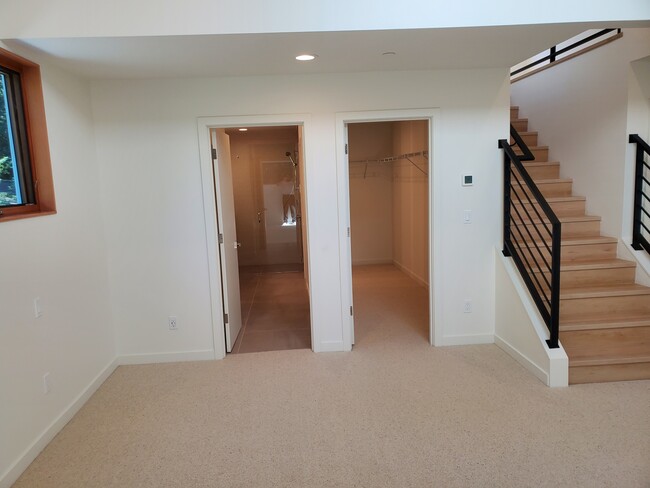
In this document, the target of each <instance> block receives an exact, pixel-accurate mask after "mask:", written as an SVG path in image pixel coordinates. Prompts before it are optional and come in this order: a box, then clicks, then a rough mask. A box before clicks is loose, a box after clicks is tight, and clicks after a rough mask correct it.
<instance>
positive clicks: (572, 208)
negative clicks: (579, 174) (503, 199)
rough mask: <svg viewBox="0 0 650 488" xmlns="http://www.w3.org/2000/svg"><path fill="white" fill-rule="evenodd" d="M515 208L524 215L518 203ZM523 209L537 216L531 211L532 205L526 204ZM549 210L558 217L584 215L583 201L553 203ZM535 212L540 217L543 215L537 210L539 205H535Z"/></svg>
mask: <svg viewBox="0 0 650 488" xmlns="http://www.w3.org/2000/svg"><path fill="white" fill-rule="evenodd" d="M515 206H517V209H518V210H519V212H521V213H522V215H525V212H524V210H523V209H522V208H521V204H520V203H518V202H515ZM524 207H525V209H526V210H527V211H528V213H529V214H531V215H537V214H536V213H535V210H534V209H533V204H531V203H528V202H527V203H526V204H525V205H524ZM551 209H553V212H555V215H556V216H558V217H579V216H582V215H584V214H585V201H584V200H577V201H570V202H554V203H551ZM537 211H538V212H539V213H540V214H541V215H544V214H543V212H542V210H541V208H539V205H537Z"/></svg>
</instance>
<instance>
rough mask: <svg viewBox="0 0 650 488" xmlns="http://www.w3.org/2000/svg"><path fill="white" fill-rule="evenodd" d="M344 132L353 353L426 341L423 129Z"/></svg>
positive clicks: (422, 125) (421, 125) (401, 125)
mask: <svg viewBox="0 0 650 488" xmlns="http://www.w3.org/2000/svg"><path fill="white" fill-rule="evenodd" d="M347 131H348V132H347V134H348V171H349V189H350V199H349V201H350V236H351V252H352V283H353V301H354V309H355V310H354V343H355V347H360V346H361V345H363V344H364V343H370V342H375V341H381V340H390V337H391V336H399V337H400V340H414V341H429V309H430V303H429V290H428V289H429V276H430V270H429V255H430V253H429V178H430V170H429V160H430V158H429V125H428V121H427V120H405V121H389V122H363V123H350V124H348V125H347ZM398 329H400V330H399V331H398ZM403 329H407V330H408V332H409V333H407V334H404V333H403V332H404V330H403Z"/></svg>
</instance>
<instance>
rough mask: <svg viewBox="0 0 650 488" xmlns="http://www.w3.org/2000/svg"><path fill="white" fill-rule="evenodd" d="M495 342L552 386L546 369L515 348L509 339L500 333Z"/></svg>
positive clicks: (543, 381) (542, 380) (495, 337)
mask: <svg viewBox="0 0 650 488" xmlns="http://www.w3.org/2000/svg"><path fill="white" fill-rule="evenodd" d="M494 343H495V344H496V345H497V346H499V347H500V348H501V349H503V350H504V351H505V352H507V353H508V355H509V356H511V357H512V358H513V359H514V360H515V361H517V362H518V363H519V364H521V365H522V366H523V367H524V368H526V369H527V370H528V371H530V372H531V373H533V375H535V376H536V377H537V378H538V379H539V380H540V381H541V382H542V383H544V384H545V385H547V386H550V382H549V377H548V374H547V373H546V371H544V370H543V369H542V368H540V367H539V366H538V365H537V364H535V363H534V362H533V361H532V360H531V359H530V358H529V357H527V356H526V355H525V354H523V353H522V352H521V351H519V350H517V349H515V347H514V346H512V345H511V344H510V343H508V341H505V340H504V339H502V338H501V337H499V336H498V335H495V336H494Z"/></svg>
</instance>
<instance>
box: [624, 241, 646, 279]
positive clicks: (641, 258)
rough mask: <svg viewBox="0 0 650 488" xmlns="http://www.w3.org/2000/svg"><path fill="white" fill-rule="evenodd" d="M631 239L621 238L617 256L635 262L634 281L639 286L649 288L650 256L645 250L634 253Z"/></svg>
mask: <svg viewBox="0 0 650 488" xmlns="http://www.w3.org/2000/svg"><path fill="white" fill-rule="evenodd" d="M630 242H632V238H631V237H628V238H625V237H624V238H622V239H619V241H618V247H617V251H618V256H619V257H620V258H621V259H627V260H629V261H635V262H636V264H637V267H636V275H635V276H634V281H635V282H636V283H638V284H640V285H644V286H650V254H648V253H647V252H646V251H645V250H641V251H636V250H635V249H634V248H633V247H632V246H631V245H630Z"/></svg>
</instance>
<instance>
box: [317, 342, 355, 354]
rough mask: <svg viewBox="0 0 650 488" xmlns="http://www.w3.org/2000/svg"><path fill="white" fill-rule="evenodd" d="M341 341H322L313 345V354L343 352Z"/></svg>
mask: <svg viewBox="0 0 650 488" xmlns="http://www.w3.org/2000/svg"><path fill="white" fill-rule="evenodd" d="M345 351H348V349H345V347H344V346H343V341H322V342H319V343H317V344H315V345H314V352H345Z"/></svg>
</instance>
